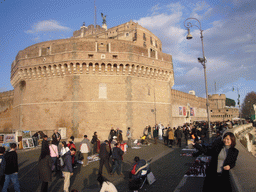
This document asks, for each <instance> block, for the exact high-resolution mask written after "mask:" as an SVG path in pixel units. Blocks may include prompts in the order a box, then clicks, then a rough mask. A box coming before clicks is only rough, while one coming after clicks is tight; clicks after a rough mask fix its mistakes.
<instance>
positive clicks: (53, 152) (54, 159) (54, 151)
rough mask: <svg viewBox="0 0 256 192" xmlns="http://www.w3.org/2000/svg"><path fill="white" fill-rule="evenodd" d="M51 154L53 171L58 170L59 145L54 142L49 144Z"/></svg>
mask: <svg viewBox="0 0 256 192" xmlns="http://www.w3.org/2000/svg"><path fill="white" fill-rule="evenodd" d="M49 149H50V156H51V158H52V171H57V158H58V157H59V151H58V147H57V145H54V144H53V143H52V144H51V145H50V146H49Z"/></svg>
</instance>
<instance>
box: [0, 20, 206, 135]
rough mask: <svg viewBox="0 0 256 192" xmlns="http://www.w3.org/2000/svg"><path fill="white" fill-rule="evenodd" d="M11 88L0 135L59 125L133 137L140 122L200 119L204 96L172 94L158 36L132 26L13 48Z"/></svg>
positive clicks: (85, 30)
mask: <svg viewBox="0 0 256 192" xmlns="http://www.w3.org/2000/svg"><path fill="white" fill-rule="evenodd" d="M11 84H12V86H13V87H14V90H13V91H10V92H9V96H10V97H8V98H9V101H10V102H9V104H8V102H7V100H8V99H7V100H6V99H5V100H4V99H3V101H4V102H3V103H4V104H3V105H2V106H3V107H2V108H1V110H2V111H0V118H1V119H5V118H4V116H6V114H7V111H4V110H5V109H4V108H8V110H9V114H8V115H9V120H7V119H6V120H3V121H2V123H1V124H0V126H1V127H0V130H4V129H5V130H8V129H9V131H10V130H31V131H37V130H43V131H44V130H45V131H47V130H48V131H49V130H54V129H56V128H59V127H66V128H67V135H68V136H70V135H74V136H75V137H82V136H83V135H84V134H88V135H92V134H93V132H94V131H97V132H98V135H99V136H100V138H101V139H102V140H105V139H106V136H107V135H108V133H109V131H110V129H111V128H112V127H113V128H117V127H119V128H120V129H122V130H126V129H127V127H131V128H132V130H133V135H134V137H139V136H141V134H142V130H143V129H144V127H145V126H146V125H154V124H159V123H161V124H164V125H167V124H169V125H170V126H177V125H181V124H183V123H185V122H191V121H194V120H206V119H207V114H206V105H205V104H206V101H205V99H204V98H198V97H196V96H195V95H191V94H187V93H183V92H179V91H176V90H172V86H173V85H174V73H173V63H172V56H171V55H169V54H166V53H163V52H162V43H161V41H160V39H158V37H156V36H155V35H154V34H153V33H151V32H150V31H149V30H147V29H145V28H143V27H142V26H140V25H139V24H138V23H135V22H133V21H129V22H127V23H124V24H122V25H119V26H116V27H113V28H110V29H107V26H106V24H104V25H103V26H102V27H101V26H98V25H97V26H96V27H94V26H93V25H89V26H88V27H87V26H85V25H83V26H82V27H81V28H80V29H79V30H77V31H75V32H74V33H73V37H71V38H69V39H60V40H53V41H47V42H42V43H37V44H34V45H32V46H30V47H27V48H25V49H24V50H21V51H19V53H18V55H17V56H16V58H15V61H14V62H13V63H12V70H11ZM4 94H5V93H0V96H1V95H4ZM0 99H1V97H0ZM5 101H6V102H5ZM10 119H11V121H10ZM3 122H5V124H4V123H3Z"/></svg>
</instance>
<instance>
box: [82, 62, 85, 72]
mask: <svg viewBox="0 0 256 192" xmlns="http://www.w3.org/2000/svg"><path fill="white" fill-rule="evenodd" d="M82 71H83V73H85V72H86V63H82Z"/></svg>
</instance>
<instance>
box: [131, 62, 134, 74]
mask: <svg viewBox="0 0 256 192" xmlns="http://www.w3.org/2000/svg"><path fill="white" fill-rule="evenodd" d="M134 70H135V65H134V64H132V71H131V74H132V75H133V74H134Z"/></svg>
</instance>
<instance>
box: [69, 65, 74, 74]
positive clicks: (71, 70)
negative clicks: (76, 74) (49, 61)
mask: <svg viewBox="0 0 256 192" xmlns="http://www.w3.org/2000/svg"><path fill="white" fill-rule="evenodd" d="M73 66H74V64H73V63H70V64H69V67H70V73H71V74H73V71H74V69H73Z"/></svg>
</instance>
